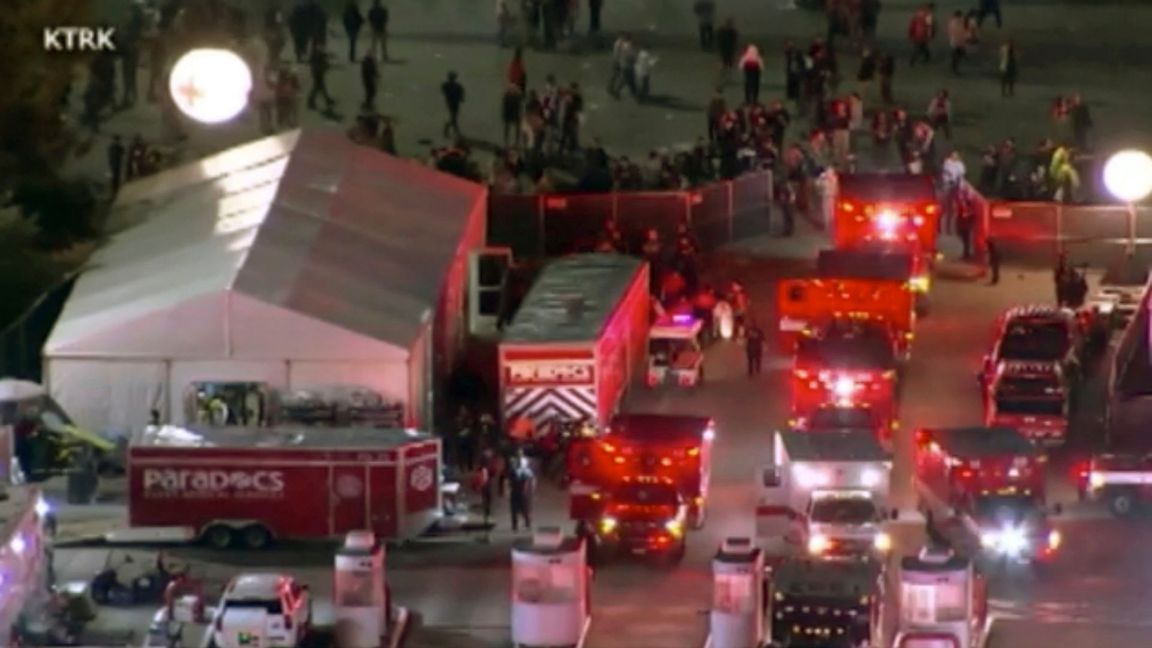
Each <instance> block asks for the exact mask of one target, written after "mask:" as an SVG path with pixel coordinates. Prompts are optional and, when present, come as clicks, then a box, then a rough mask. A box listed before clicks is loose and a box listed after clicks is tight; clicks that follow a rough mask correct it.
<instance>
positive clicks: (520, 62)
mask: <svg viewBox="0 0 1152 648" xmlns="http://www.w3.org/2000/svg"><path fill="white" fill-rule="evenodd" d="M508 83H509V84H511V85H514V86H516V87H517V88H520V93H521V94H523V93H525V92H527V91H528V70H527V69H526V68H525V67H524V48H522V47H517V48H516V51H515V52H513V53H512V60H511V61H509V62H508Z"/></svg>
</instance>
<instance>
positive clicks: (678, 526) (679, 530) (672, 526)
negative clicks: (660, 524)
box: [664, 520, 684, 538]
mask: <svg viewBox="0 0 1152 648" xmlns="http://www.w3.org/2000/svg"><path fill="white" fill-rule="evenodd" d="M664 529H665V530H667V531H668V533H671V534H672V535H674V536H676V537H677V538H679V537H680V536H681V535H683V534H684V524H683V523H682V522H680V520H668V521H667V522H665V523H664Z"/></svg>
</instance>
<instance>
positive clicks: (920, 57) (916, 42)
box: [908, 7, 933, 66]
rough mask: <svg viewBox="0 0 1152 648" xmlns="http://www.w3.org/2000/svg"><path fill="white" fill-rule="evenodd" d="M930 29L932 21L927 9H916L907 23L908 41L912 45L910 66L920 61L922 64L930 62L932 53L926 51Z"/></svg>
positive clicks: (930, 37)
mask: <svg viewBox="0 0 1152 648" xmlns="http://www.w3.org/2000/svg"><path fill="white" fill-rule="evenodd" d="M932 29H933V25H932V19H931V17H930V16H929V13H928V9H927V8H925V7H921V8H920V9H917V10H916V13H914V14H912V19H911V20H910V21H909V22H908V40H909V41H910V42H911V43H912V58H911V59H910V61H909V64H910V65H912V66H915V65H916V64H917V63H919V62H921V61H923V62H924V63H931V62H932V51H931V50H929V49H928V44H929V43H930V42H932Z"/></svg>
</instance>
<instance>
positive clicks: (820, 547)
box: [808, 534, 832, 556]
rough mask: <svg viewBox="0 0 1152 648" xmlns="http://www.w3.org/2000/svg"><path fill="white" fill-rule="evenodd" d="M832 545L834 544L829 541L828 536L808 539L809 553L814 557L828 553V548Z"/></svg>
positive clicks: (816, 536)
mask: <svg viewBox="0 0 1152 648" xmlns="http://www.w3.org/2000/svg"><path fill="white" fill-rule="evenodd" d="M831 544H832V543H831V542H829V541H828V538H827V536H822V535H819V534H817V535H814V536H812V537H811V538H808V553H810V554H812V555H813V556H819V555H821V554H823V553H824V552H825V551H828V547H829V546H831Z"/></svg>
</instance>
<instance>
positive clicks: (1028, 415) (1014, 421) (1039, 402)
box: [984, 361, 1071, 445]
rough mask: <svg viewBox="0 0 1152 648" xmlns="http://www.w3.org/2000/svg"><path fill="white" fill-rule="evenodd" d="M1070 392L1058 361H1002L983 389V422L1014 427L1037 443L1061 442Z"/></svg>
mask: <svg viewBox="0 0 1152 648" xmlns="http://www.w3.org/2000/svg"><path fill="white" fill-rule="evenodd" d="M1070 396H1071V394H1069V393H1068V381H1067V380H1066V379H1065V376H1064V369H1063V368H1062V367H1061V365H1060V364H1059V363H1055V362H1016V361H1004V362H1001V363H1000V364H999V365H997V367H996V371H995V372H994V373H993V374H992V380H991V381H990V382H989V383H988V384H987V385H986V387H985V389H984V424H985V425H987V426H989V427H997V426H1002V427H1012V428H1016V429H1017V430H1019V431H1020V432H1022V433H1023V434H1024V436H1026V437H1028V438H1030V439H1032V440H1033V441H1035V442H1036V443H1039V444H1044V445H1058V444H1062V443H1063V442H1064V439H1065V437H1066V436H1067V431H1068V419H1069V410H1070V404H1071V403H1070V401H1071V398H1070Z"/></svg>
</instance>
